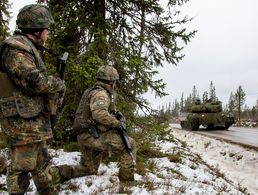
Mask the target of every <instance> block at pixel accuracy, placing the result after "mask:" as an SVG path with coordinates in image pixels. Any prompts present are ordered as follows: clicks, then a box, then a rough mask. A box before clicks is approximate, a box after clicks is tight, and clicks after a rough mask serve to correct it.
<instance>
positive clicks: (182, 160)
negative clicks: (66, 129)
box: [0, 129, 258, 195]
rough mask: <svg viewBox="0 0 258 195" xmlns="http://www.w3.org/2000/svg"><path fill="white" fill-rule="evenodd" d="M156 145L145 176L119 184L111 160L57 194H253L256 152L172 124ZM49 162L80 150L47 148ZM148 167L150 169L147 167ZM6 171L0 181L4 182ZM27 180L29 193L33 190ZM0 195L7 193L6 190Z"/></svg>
mask: <svg viewBox="0 0 258 195" xmlns="http://www.w3.org/2000/svg"><path fill="white" fill-rule="evenodd" d="M169 132H170V133H169V134H168V135H167V137H166V139H165V140H157V141H156V146H157V148H158V149H159V150H161V151H162V152H164V153H166V154H167V156H166V157H163V158H150V159H146V161H149V164H151V165H152V166H149V169H148V170H146V172H145V174H144V175H139V174H137V173H136V174H135V178H136V181H135V182H128V183H125V184H123V183H120V182H119V180H118V177H117V175H118V167H117V163H116V162H111V163H109V164H107V165H105V164H101V166H100V168H99V170H98V175H92V176H85V177H81V178H76V179H71V180H70V181H67V182H65V183H64V184H62V185H61V187H60V195H67V194H77V195H87V194H146V195H147V194H155V195H156V194H162V195H163V194H172V195H179V194H185V195H194V194H196V195H199V194H203V195H206V194H207V195H213V194H214V195H215V194H225V195H229V194H232V195H241V194H250V195H256V194H258V171H257V170H258V152H256V151H254V150H250V149H245V148H243V147H241V146H238V145H234V144H230V143H226V142H222V141H219V140H215V139H212V138H208V137H205V136H202V135H197V134H193V133H192V132H189V131H182V130H177V129H171V130H170V131H169ZM51 154H52V156H53V164H54V165H58V164H78V163H79V159H80V152H70V153H67V152H64V151H63V150H58V151H55V150H51ZM150 167H151V168H150ZM5 180H6V177H5V175H2V176H1V177H0V186H5ZM35 191H36V189H35V186H34V184H33V182H31V185H30V190H29V191H28V193H27V194H28V195H32V194H35ZM0 194H3V195H5V194H7V193H6V192H5V191H2V192H0Z"/></svg>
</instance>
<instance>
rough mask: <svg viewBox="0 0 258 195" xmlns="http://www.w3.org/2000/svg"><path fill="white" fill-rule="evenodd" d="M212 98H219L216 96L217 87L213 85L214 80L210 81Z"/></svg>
mask: <svg viewBox="0 0 258 195" xmlns="http://www.w3.org/2000/svg"><path fill="white" fill-rule="evenodd" d="M209 95H210V100H211V101H213V100H216V99H217V96H216V89H215V86H214V85H213V82H212V81H211V82H210V93H209Z"/></svg>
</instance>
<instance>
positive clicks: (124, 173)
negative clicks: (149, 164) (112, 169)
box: [118, 167, 134, 182]
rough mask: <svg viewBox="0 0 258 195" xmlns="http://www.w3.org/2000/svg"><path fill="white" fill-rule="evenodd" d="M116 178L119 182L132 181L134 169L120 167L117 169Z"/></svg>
mask: <svg viewBox="0 0 258 195" xmlns="http://www.w3.org/2000/svg"><path fill="white" fill-rule="evenodd" d="M118 178H119V181H121V182H124V181H134V170H133V169H126V168H122V167H121V168H120V169H119V173H118Z"/></svg>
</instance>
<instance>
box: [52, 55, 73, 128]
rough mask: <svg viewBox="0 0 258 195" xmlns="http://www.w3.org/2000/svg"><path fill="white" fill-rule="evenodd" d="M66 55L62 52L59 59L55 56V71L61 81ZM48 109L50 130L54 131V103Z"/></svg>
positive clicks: (55, 109) (55, 120)
mask: <svg viewBox="0 0 258 195" xmlns="http://www.w3.org/2000/svg"><path fill="white" fill-rule="evenodd" d="M54 53H55V52H54ZM68 55H69V53H68V52H64V54H63V56H62V57H59V56H58V55H56V58H57V66H56V71H57V72H58V74H59V77H60V79H62V80H63V79H64V72H65V67H66V61H67V59H68ZM50 109H51V115H50V123H51V129H52V130H54V127H55V125H56V122H57V116H56V112H57V105H56V102H55V103H51V104H50Z"/></svg>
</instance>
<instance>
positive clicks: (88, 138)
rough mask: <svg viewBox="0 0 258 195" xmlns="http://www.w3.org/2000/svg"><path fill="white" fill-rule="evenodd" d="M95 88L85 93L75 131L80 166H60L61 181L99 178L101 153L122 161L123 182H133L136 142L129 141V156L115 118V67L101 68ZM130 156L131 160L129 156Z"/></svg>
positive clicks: (121, 178) (120, 171)
mask: <svg viewBox="0 0 258 195" xmlns="http://www.w3.org/2000/svg"><path fill="white" fill-rule="evenodd" d="M96 79H97V82H96V84H95V85H94V86H93V87H91V88H89V89H87V90H85V92H84V94H83V96H82V98H81V101H80V104H79V106H78V109H77V112H76V116H75V122H74V125H73V128H74V130H75V131H78V133H79V135H78V142H79V144H80V149H81V153H82V154H81V163H80V165H78V166H68V165H61V166H58V168H59V171H60V176H61V180H63V181H64V180H68V179H70V178H73V177H80V176H83V175H96V174H97V172H98V167H99V165H100V162H101V158H102V153H103V152H107V153H109V154H111V152H112V153H114V154H116V155H119V157H120V163H119V165H120V169H119V179H120V181H133V180H134V168H135V167H134V166H135V160H134V159H135V141H134V140H133V139H132V138H130V137H127V139H128V140H127V141H128V142H129V145H131V146H132V149H133V150H132V152H131V153H130V152H129V153H128V151H127V150H126V147H125V144H124V142H123V141H122V139H121V136H120V135H119V133H118V131H119V128H121V123H120V121H119V120H117V118H116V117H115V116H114V115H112V112H113V111H115V109H114V101H113V99H114V98H112V97H113V95H114V87H115V84H116V81H117V80H118V79H119V75H118V73H117V70H116V69H115V68H113V67H112V66H102V67H100V68H99V70H98V71H97V75H96ZM130 155H131V156H130Z"/></svg>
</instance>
